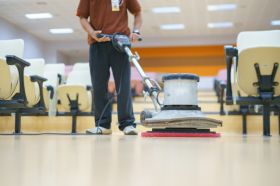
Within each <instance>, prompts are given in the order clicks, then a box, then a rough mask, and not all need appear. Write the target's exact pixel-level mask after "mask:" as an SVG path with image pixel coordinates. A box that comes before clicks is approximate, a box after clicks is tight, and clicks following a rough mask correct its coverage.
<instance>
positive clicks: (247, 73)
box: [237, 30, 280, 96]
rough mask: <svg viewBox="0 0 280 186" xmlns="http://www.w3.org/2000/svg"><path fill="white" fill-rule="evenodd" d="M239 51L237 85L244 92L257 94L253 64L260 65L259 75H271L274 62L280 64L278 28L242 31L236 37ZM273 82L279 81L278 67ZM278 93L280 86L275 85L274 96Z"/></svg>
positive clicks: (279, 35)
mask: <svg viewBox="0 0 280 186" xmlns="http://www.w3.org/2000/svg"><path fill="white" fill-rule="evenodd" d="M237 49H238V51H239V59H238V67H237V83H238V87H239V88H240V89H241V91H243V92H244V93H245V94H247V95H250V96H258V87H257V86H254V83H255V82H258V79H257V75H256V70H255V67H254V65H255V64H256V63H258V64H259V66H260V71H261V75H271V74H272V69H273V66H274V64H275V63H278V64H279V65H280V30H275V31H257V32H242V33H240V34H239V36H238V39H237ZM274 81H275V82H278V83H280V68H278V71H277V74H276V77H275V80H274ZM276 95H280V86H279V85H278V86H276V87H275V96H276Z"/></svg>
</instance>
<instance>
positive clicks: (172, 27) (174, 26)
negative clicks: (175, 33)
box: [160, 24, 185, 30]
mask: <svg viewBox="0 0 280 186" xmlns="http://www.w3.org/2000/svg"><path fill="white" fill-rule="evenodd" d="M184 28H185V25H183V24H165V25H160V29H162V30H182V29H184Z"/></svg>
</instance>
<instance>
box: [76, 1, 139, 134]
mask: <svg viewBox="0 0 280 186" xmlns="http://www.w3.org/2000/svg"><path fill="white" fill-rule="evenodd" d="M128 11H129V12H130V13H131V14H132V15H133V16H134V24H133V30H132V32H131V31H130V29H129V26H128ZM77 16H78V17H79V18H80V23H81V26H82V27H83V29H84V30H85V31H86V32H87V33H88V43H89V45H90V49H89V66H90V73H91V79H92V85H93V91H94V109H95V127H94V128H92V129H88V130H87V133H91V134H100V135H101V134H107V135H108V134H111V133H112V130H111V121H112V109H111V107H109V106H108V105H109V102H110V100H109V98H108V81H109V76H110V68H111V69H112V72H113V76H114V79H115V83H116V90H117V104H118V122H119V129H120V130H121V131H123V132H124V134H125V135H137V130H136V124H135V118H134V113H133V108H132V98H131V91H130V73H131V72H130V63H129V60H128V56H127V55H126V54H125V53H120V52H118V51H117V50H115V49H114V47H113V45H112V43H111V42H110V38H109V37H102V38H99V37H97V36H98V34H101V33H102V34H114V33H120V34H124V35H127V36H129V37H130V39H131V41H132V42H136V41H137V40H138V38H140V28H141V25H142V13H141V5H140V3H139V1H138V0H80V2H79V5H78V9H77ZM88 18H89V20H88Z"/></svg>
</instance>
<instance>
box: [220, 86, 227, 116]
mask: <svg viewBox="0 0 280 186" xmlns="http://www.w3.org/2000/svg"><path fill="white" fill-rule="evenodd" d="M224 91H225V87H221V92H220V97H219V98H220V115H225V114H226V113H225V108H224Z"/></svg>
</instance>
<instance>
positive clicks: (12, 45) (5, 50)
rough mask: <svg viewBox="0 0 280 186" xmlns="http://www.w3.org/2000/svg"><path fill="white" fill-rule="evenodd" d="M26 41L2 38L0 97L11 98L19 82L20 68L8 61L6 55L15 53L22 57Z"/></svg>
mask: <svg viewBox="0 0 280 186" xmlns="http://www.w3.org/2000/svg"><path fill="white" fill-rule="evenodd" d="M23 51H24V42H23V40H22V39H16V40H0V76H1V81H0V99H4V100H5V99H9V98H10V97H11V96H12V95H13V94H15V90H16V87H17V84H18V70H17V69H16V67H15V66H9V65H8V64H7V63H6V59H5V56H6V55H15V56H17V57H20V58H22V56H23Z"/></svg>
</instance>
